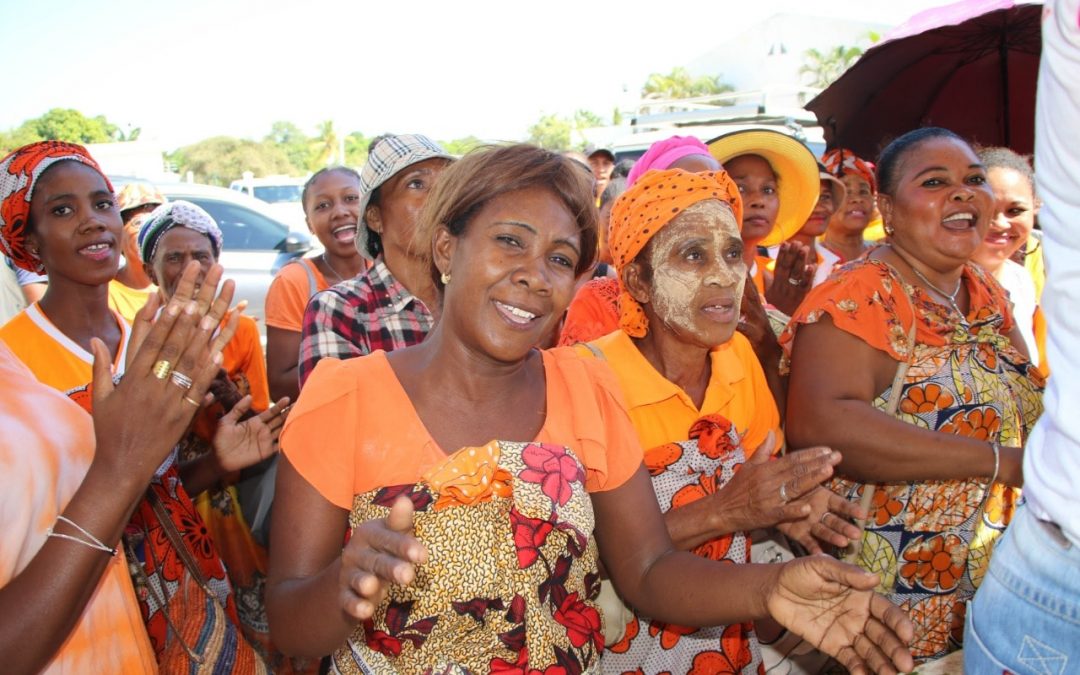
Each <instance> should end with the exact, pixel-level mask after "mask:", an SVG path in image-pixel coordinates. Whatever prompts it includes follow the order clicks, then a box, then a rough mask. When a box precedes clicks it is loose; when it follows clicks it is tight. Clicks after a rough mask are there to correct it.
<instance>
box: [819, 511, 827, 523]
mask: <svg viewBox="0 0 1080 675" xmlns="http://www.w3.org/2000/svg"><path fill="white" fill-rule="evenodd" d="M827 515H829V512H828V511H826V512H825V513H823V514H821V518H819V519H818V520H819V521H820V522H821V524H822V525H824V524H825V516H827Z"/></svg>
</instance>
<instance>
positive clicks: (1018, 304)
mask: <svg viewBox="0 0 1080 675" xmlns="http://www.w3.org/2000/svg"><path fill="white" fill-rule="evenodd" d="M996 278H997V280H998V283H1000V284H1001V285H1002V286H1004V287H1005V290H1007V291H1008V292H1009V300H1011V301H1012V304H1013V306H1012V312H1013V319H1014V320H1015V321H1016V327H1017V328H1018V329H1019V330H1020V335H1022V336H1023V338H1024V344H1025V345H1027V350H1028V354H1029V355H1030V356H1031V362H1032V363H1034V364H1035V365H1039V347H1038V345H1036V344H1035V306H1036V305H1037V303H1036V301H1035V282H1034V281H1032V279H1031V274H1029V273H1028V271H1027V269H1026V268H1025V267H1024V266H1023V265H1017V264H1016V263H1014V262H1013V261H1011V260H1006V261H1005V264H1004V265H1002V266H1001V269H999V270H998V273H997V275H996Z"/></svg>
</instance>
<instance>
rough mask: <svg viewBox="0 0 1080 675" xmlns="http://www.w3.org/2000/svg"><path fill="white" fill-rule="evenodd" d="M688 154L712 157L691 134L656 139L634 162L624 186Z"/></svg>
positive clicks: (668, 165)
mask: <svg viewBox="0 0 1080 675" xmlns="http://www.w3.org/2000/svg"><path fill="white" fill-rule="evenodd" d="M690 155H704V156H706V157H712V154H711V153H710V152H709V146H707V145H705V144H704V143H702V142H701V141H700V140H698V139H697V138H695V137H693V136H672V137H671V138H665V139H664V140H662V141H657V142H655V143H653V144H652V145H650V146H649V149H648V150H646V151H645V154H644V155H642V156H641V159H639V160H638V161H636V162H634V166H633V168H632V169H630V174H629V175H628V176H627V177H626V187H628V188H629V187H630V186H632V185H633V184H634V183H636V182H638V180H639V179H640V178H641V176H642V175H643V174H644V173H645V172H646V171H652V170H654V169H656V170H662V169H666V168H668V167H670V166H671V165H672V164H674V163H675V162H677V161H679V160H680V159H682V158H683V157H688V156H690Z"/></svg>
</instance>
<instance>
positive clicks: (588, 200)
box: [416, 144, 598, 290]
mask: <svg viewBox="0 0 1080 675" xmlns="http://www.w3.org/2000/svg"><path fill="white" fill-rule="evenodd" d="M529 188H544V189H547V190H550V191H551V192H553V193H554V194H555V195H556V196H557V197H558V198H559V199H560V200H561V201H562V203H563V205H564V206H566V208H567V209H568V210H569V211H570V213H571V215H573V217H574V220H575V221H577V226H578V233H579V234H580V236H581V258H580V259H579V260H578V264H577V267H576V268H575V269H574V273H575V275H577V276H581V275H582V274H584V273H585V272H587V271H588V270H589V269H591V268H592V266H593V263H595V262H596V256H597V254H598V248H597V232H596V227H597V210H596V201H595V197H594V196H593V191H592V185H591V183H590V181H589V177H587V176H586V175H585V173H584V172H583V171H582V170H581V169H580V168H578V167H577V166H575V162H574V160H571V159H567V158H566V157H563V156H562V155H559V154H558V153H554V152H551V151H549V150H544V149H542V148H538V147H536V146H534V145H527V144H519V145H505V146H486V147H481V148H477V149H475V150H473V151H472V152H470V153H469V154H467V155H465V156H464V157H462V158H461V159H460V160H458V161H457V162H454V163H453V164H451V165H450V166H448V167H447V168H446V170H445V171H443V173H442V175H441V176H439V181H438V183H436V185H435V188H434V190H433V191H432V193H431V195H430V196H429V197H428V200H427V203H426V204H425V205H424V209H423V210H422V211H421V212H420V217H419V222H418V223H417V228H416V238H417V249H418V250H419V251H420V252H421V253H422V254H423V255H426V256H427V257H428V259H429V260H430V259H431V240H432V236H433V235H434V233H435V228H436V227H438V226H439V225H443V226H445V227H446V229H448V230H449V231H450V234H452V235H454V236H455V237H460V236H461V235H462V234H464V232H465V228H466V227H467V226H468V224H469V221H470V220H472V218H473V216H475V215H476V214H477V213H478V212H479V211H480V210H481V209H482V208H484V205H485V204H487V203H488V202H489V201H491V200H492V199H495V198H496V197H499V196H501V195H504V194H506V193H508V192H515V191H517V190H526V189H529ZM431 277H432V279H434V280H435V286H436V288H438V289H440V290H441V289H442V287H443V283H442V280H441V279H440V275H439V270H438V269H437V268H436V267H435V265H434V263H433V262H432V263H431Z"/></svg>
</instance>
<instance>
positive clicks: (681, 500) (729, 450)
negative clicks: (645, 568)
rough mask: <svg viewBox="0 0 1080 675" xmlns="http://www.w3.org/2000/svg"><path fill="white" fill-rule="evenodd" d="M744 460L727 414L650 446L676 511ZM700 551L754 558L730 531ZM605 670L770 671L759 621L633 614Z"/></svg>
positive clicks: (661, 498) (736, 559)
mask: <svg viewBox="0 0 1080 675" xmlns="http://www.w3.org/2000/svg"><path fill="white" fill-rule="evenodd" d="M744 461H745V456H744V454H743V450H742V447H741V446H740V444H739V435H738V433H737V432H736V430H735V429H734V427H733V426H732V424H731V422H730V421H728V420H727V419H725V418H724V417H723V416H721V415H707V416H705V417H702V418H701V419H700V420H698V421H697V422H696V423H695V424H694V425H693V426H692V427H691V428H690V440H688V441H683V442H680V443H667V444H664V445H661V446H659V447H656V448H653V449H651V450H648V451H646V453H645V466H646V467H647V468H648V470H649V476H650V479H651V480H652V485H653V490H654V491H655V492H656V499H657V501H658V502H659V503H660V510H661V511H663V512H665V513H666V512H667V511H670V510H671V509H673V508H679V507H681V506H685V505H686V504H689V503H691V502H694V501H697V500H698V499H702V498H703V497H707V496H708V495H711V494H714V493H715V492H716V491H717V490H719V489H720V488H722V487H723V486H724V485H726V484H727V483H728V481H730V480H731V479H732V478H733V477H734V476H735V472H736V471H738V470H739V467H740V466H741V465H742V464H743V462H744ZM693 552H694V554H696V555H699V556H701V557H703V558H708V559H710V560H722V561H725V562H730V563H742V564H746V563H749V562H750V538H749V537H748V536H747V534H746V533H745V532H737V533H734V534H727V535H724V536H722V537H718V538H716V539H712V540H710V541H707V542H705V543H704V544H701V545H700V546H698V547H697V548H695V549H694V551H693ZM601 665H602V666H603V672H605V673H668V674H669V675H672V674H674V673H688V674H689V673H693V674H695V675H706V674H711V673H740V674H742V675H753V674H754V673H764V672H765V671H764V666H763V664H762V660H761V652H760V649H759V648H758V641H757V636H756V635H755V633H754V623H753V622H752V621H747V622H744V623H738V624H732V625H730V626H712V627H708V628H693V627H690V626H679V625H675V624H670V623H664V622H661V621H655V620H651V619H649V618H648V617H644V616H635V617H634V618H633V619H631V620H630V622H629V623H627V625H626V632H625V634H624V635H623V639H622V640H621V641H619V642H617V643H616V644H613V645H609V646H608V648H607V650H606V651H605V652H604V657H603V660H602V662H601Z"/></svg>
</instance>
